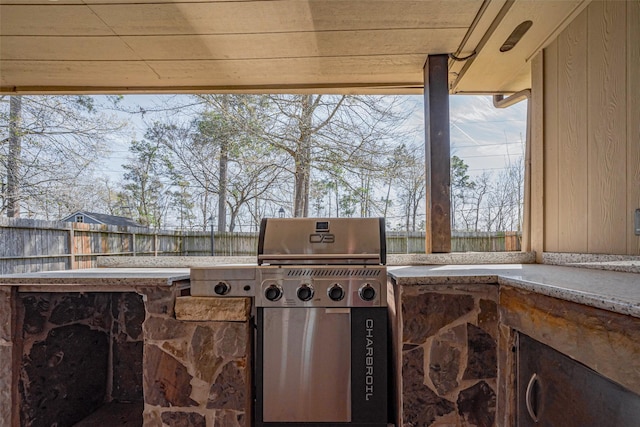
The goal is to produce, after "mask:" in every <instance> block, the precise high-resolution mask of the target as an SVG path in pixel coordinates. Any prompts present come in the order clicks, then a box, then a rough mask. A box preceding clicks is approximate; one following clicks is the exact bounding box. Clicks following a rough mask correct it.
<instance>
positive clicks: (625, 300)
mask: <svg viewBox="0 0 640 427" xmlns="http://www.w3.org/2000/svg"><path fill="white" fill-rule="evenodd" d="M388 270H389V275H390V276H391V278H392V279H393V280H394V281H395V282H396V284H398V285H401V286H412V285H413V286H415V285H446V284H476V283H478V284H482V283H495V284H500V285H509V286H513V287H516V288H519V289H524V290H528V291H531V292H536V293H539V294H543V295H547V296H551V297H555V298H559V299H563V300H567V301H572V302H576V303H580V304H584V305H589V306H592V307H597V308H601V309H604V310H608V311H612V312H616V313H620V314H627V315H631V316H634V317H640V274H635V273H622V272H615V271H600V270H590V269H584V268H576V267H564V266H550V265H540V264H502V265H439V266H413V267H389V268H388Z"/></svg>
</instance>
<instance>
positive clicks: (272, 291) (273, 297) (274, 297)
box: [264, 285, 282, 301]
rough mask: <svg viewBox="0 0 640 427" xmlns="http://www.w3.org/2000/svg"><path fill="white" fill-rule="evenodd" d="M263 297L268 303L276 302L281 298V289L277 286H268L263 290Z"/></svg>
mask: <svg viewBox="0 0 640 427" xmlns="http://www.w3.org/2000/svg"><path fill="white" fill-rule="evenodd" d="M264 297H265V298H266V299H268V300H269V301H278V300H279V299H280V298H282V288H281V287H280V286H278V285H269V286H268V287H267V289H265V290H264Z"/></svg>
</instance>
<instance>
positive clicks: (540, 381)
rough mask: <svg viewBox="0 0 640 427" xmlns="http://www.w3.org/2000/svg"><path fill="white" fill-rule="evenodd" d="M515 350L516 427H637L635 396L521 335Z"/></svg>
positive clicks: (639, 414) (639, 402)
mask: <svg viewBox="0 0 640 427" xmlns="http://www.w3.org/2000/svg"><path fill="white" fill-rule="evenodd" d="M518 347H519V348H518V362H517V363H518V375H517V381H518V383H517V387H518V391H517V399H518V413H517V425H518V426H519V427H525V426H536V427H540V426H544V427H572V426H575V427H618V426H619V427H634V426H635V427H637V426H640V396H639V395H637V394H635V393H633V392H631V391H629V390H627V389H625V388H623V387H622V386H621V385H619V384H617V383H614V382H612V381H610V380H609V379H607V378H604V377H603V376H601V375H599V374H598V373H597V372H595V371H593V370H591V369H589V368H587V367H586V366H584V365H582V364H580V363H579V362H577V361H575V360H573V359H571V358H569V357H567V356H565V355H564V354H561V353H559V352H558V351H556V350H554V349H552V348H551V347H548V346H546V345H544V344H542V343H540V342H538V341H536V340H534V339H532V338H530V337H528V336H526V335H524V334H519V344H518ZM639 357H640V356H639ZM611 363H625V361H624V360H612V361H611ZM536 420H537V421H536Z"/></svg>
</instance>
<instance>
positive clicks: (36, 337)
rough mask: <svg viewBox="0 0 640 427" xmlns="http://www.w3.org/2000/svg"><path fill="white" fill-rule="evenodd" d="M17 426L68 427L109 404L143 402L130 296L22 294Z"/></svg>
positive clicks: (137, 310) (137, 305)
mask: <svg viewBox="0 0 640 427" xmlns="http://www.w3.org/2000/svg"><path fill="white" fill-rule="evenodd" d="M18 301H19V302H18V307H19V312H20V315H19V324H21V335H22V337H21V346H20V348H21V355H22V356H21V359H22V360H21V366H20V372H19V375H20V377H19V383H18V390H19V398H20V403H19V408H20V424H21V425H24V426H39V425H42V426H44V425H46V426H49V425H54V424H57V425H72V424H74V423H76V422H78V421H80V420H82V419H83V418H85V417H86V416H88V415H90V414H91V413H93V412H94V411H96V410H97V409H98V408H100V407H101V406H102V405H103V404H104V403H106V402H111V401H122V402H135V401H142V320H143V318H144V305H143V303H142V298H141V296H140V295H137V294H135V293H25V294H22V295H21V296H20V297H19V298H18Z"/></svg>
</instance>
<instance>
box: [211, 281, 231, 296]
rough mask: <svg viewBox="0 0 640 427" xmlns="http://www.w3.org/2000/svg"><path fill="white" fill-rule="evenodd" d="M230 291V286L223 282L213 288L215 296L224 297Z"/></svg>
mask: <svg viewBox="0 0 640 427" xmlns="http://www.w3.org/2000/svg"><path fill="white" fill-rule="evenodd" d="M230 290H231V286H229V284H228V283H225V282H218V284H217V285H215V286H214V287H213V292H215V294H216V295H226V294H228V293H229V291H230Z"/></svg>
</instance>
